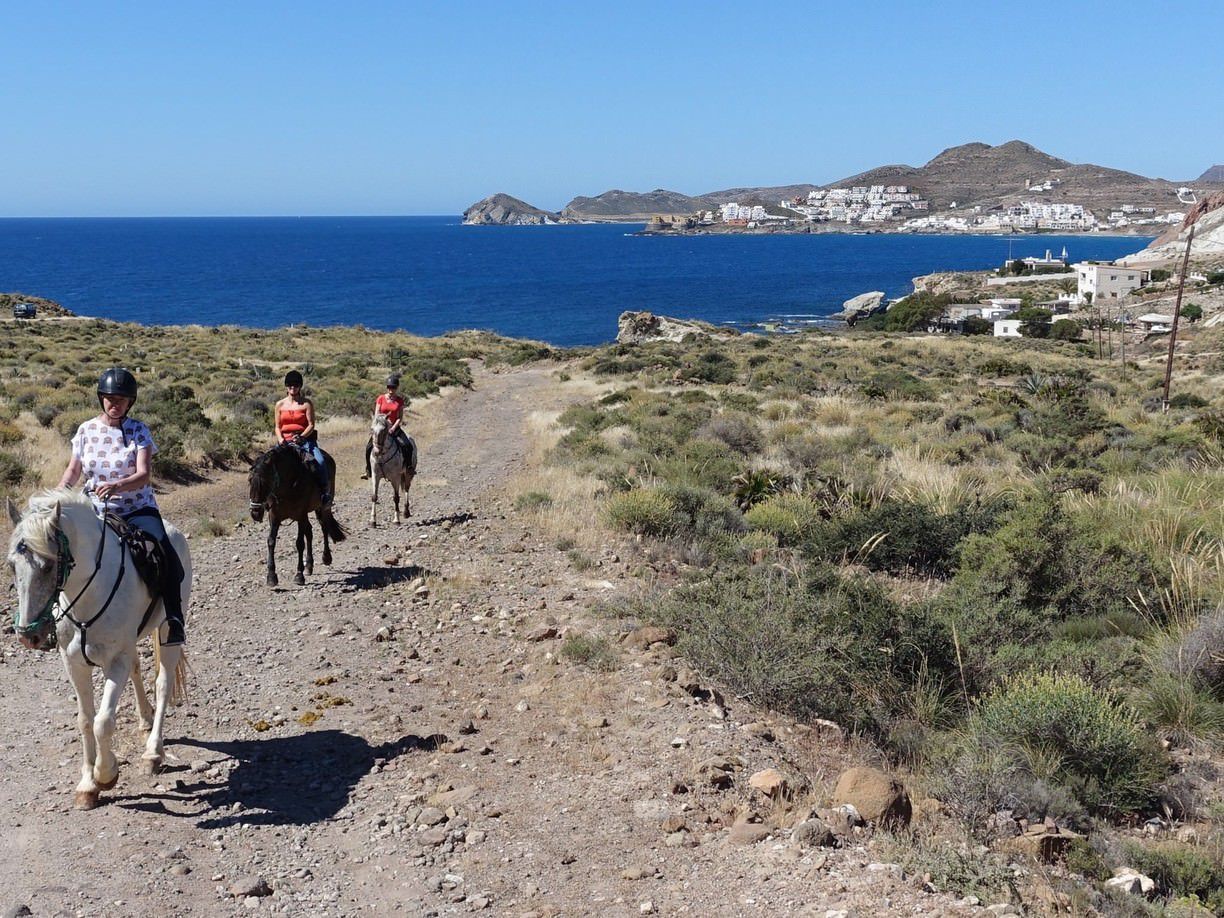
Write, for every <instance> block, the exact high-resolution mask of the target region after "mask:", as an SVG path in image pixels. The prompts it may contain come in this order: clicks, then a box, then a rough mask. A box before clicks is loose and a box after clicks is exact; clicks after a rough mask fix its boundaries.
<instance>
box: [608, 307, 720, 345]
mask: <svg viewBox="0 0 1224 918" xmlns="http://www.w3.org/2000/svg"><path fill="white" fill-rule="evenodd" d="M687 335H697V336H699V337H702V338H712V337H717V338H729V337H732V334H731V333H730V332H727V331H723V330H722V329H718V328H715V327H714V326H712V325H706V324H705V323H703V322H687V321H685V320H684V319H670V318H668V317H667V316H657V315H655V314H654V313H653V312H634V311H632V310H627V311H625V312H622V313H621V314H620V318H619V319H617V321H616V343H617V344H646V343H648V342H650V341H683V340H684V338H685V337H686V336H687Z"/></svg>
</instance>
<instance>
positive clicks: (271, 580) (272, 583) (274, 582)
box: [268, 574, 280, 586]
mask: <svg viewBox="0 0 1224 918" xmlns="http://www.w3.org/2000/svg"><path fill="white" fill-rule="evenodd" d="M279 583H280V581H279V580H277V579H276V577H275V575H273V574H269V575H268V586H276V585H277V584H279Z"/></svg>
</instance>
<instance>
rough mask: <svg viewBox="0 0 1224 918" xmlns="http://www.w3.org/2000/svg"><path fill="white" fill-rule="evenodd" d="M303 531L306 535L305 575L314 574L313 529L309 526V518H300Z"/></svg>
mask: <svg viewBox="0 0 1224 918" xmlns="http://www.w3.org/2000/svg"><path fill="white" fill-rule="evenodd" d="M302 527H303V531H304V532H305V533H306V573H308V574H313V573H314V527H313V526H311V525H310V517H309V516H304V517H302Z"/></svg>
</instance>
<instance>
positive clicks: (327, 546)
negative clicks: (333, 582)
mask: <svg viewBox="0 0 1224 918" xmlns="http://www.w3.org/2000/svg"><path fill="white" fill-rule="evenodd" d="M322 512H323V511H322V510H320V511H319V512H318V513H316V514H315V519H317V520H318V521H319V532H321V533H323V563H324V564H331V563H332V554H331V538H330V537H329V536H328V535H327V523H325V522H324V521H323V517H322V515H321V514H322ZM328 512H330V511H328Z"/></svg>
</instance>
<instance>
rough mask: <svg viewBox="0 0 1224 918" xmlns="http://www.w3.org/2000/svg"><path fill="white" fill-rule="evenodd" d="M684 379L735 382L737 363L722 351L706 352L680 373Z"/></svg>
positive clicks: (718, 382)
mask: <svg viewBox="0 0 1224 918" xmlns="http://www.w3.org/2000/svg"><path fill="white" fill-rule="evenodd" d="M680 376H681V378H682V379H690V380H696V381H699V382H707V383H717V384H723V385H725V384H727V383H730V382H734V381H735V361H734V360H732V359H731V358H730V357H728V356H727V355H726V354H724V353H722V352H721V351H706V352H705V353H703V354H702V355H701V356H700V357H698V358H697V360H696V361H695V362H694V363H693V364H691V365H689V366H686V367H685V368H684V369H683V370H682V371H681V373H680Z"/></svg>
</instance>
